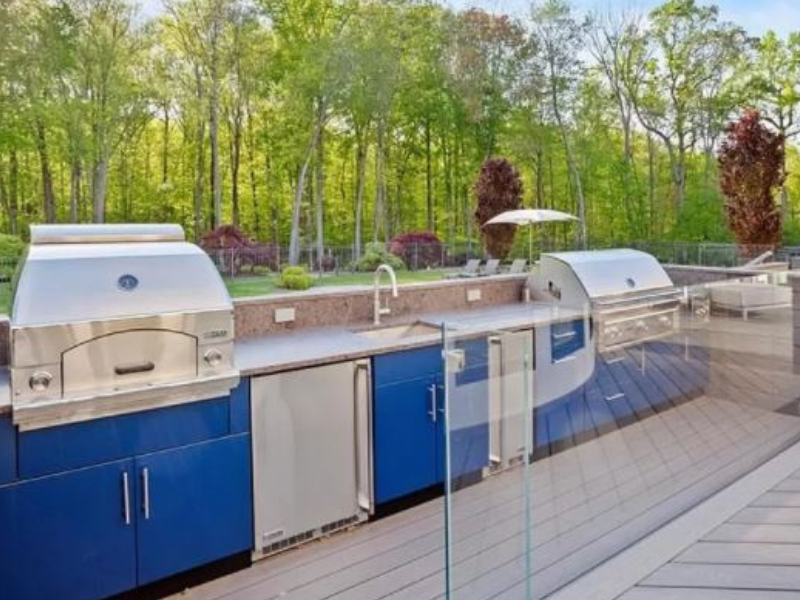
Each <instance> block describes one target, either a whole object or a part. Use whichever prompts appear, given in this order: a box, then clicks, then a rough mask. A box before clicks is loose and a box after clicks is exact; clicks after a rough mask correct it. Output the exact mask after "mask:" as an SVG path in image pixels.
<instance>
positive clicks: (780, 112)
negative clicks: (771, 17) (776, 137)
mask: <svg viewBox="0 0 800 600" xmlns="http://www.w3.org/2000/svg"><path fill="white" fill-rule="evenodd" d="M750 67H751V69H750V77H749V78H748V80H747V87H748V88H749V89H750V90H752V91H754V92H755V94H754V95H755V97H754V100H755V104H756V106H758V107H759V109H760V111H761V115H762V118H763V119H764V120H765V121H766V122H768V123H769V124H770V125H772V126H773V127H774V128H775V129H776V130H777V131H778V133H780V134H781V135H782V136H783V137H784V138H785V139H786V140H787V141H788V140H791V139H792V138H794V137H796V136H797V135H798V133H800V122H798V118H797V110H798V106H800V33H790V34H789V36H788V38H787V39H786V40H782V39H780V38H779V37H778V36H777V35H776V34H775V32H773V31H768V32H767V33H766V34H765V35H764V36H763V37H762V38H761V40H760V41H759V43H758V54H757V56H756V59H755V61H753V62H752V63H751V65H750ZM785 159H786V157H785V155H784V164H783V165H782V168H783V171H784V174H785V173H786V164H785ZM781 210H782V212H783V215H784V218H785V217H787V216H788V211H789V194H788V190H787V187H786V185H785V184H784V185H781Z"/></svg>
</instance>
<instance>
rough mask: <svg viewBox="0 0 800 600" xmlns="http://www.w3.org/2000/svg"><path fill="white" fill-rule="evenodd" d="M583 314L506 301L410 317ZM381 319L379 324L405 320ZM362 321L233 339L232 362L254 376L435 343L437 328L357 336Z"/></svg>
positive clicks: (518, 324) (459, 323) (506, 322)
mask: <svg viewBox="0 0 800 600" xmlns="http://www.w3.org/2000/svg"><path fill="white" fill-rule="evenodd" d="M581 316H583V312H582V311H579V310H573V309H568V308H559V307H557V306H554V305H552V304H549V303H543V302H531V303H529V304H522V303H520V304H507V305H500V306H493V307H488V308H482V309H477V310H469V311H459V312H450V313H433V314H421V315H417V317H416V318H415V319H413V321H414V322H423V323H428V324H431V325H436V326H441V325H442V324H447V325H448V328H449V327H452V328H453V329H454V330H455V331H457V332H458V335H461V334H462V333H463V334H467V335H469V334H479V333H488V332H492V331H499V330H518V329H528V328H531V327H538V326H542V325H548V324H550V323H554V322H558V321H564V320H570V319H574V318H576V317H581ZM408 322H409V320H408V319H404V320H402V321H392V320H385V322H384V325H382V327H391V326H393V325H400V324H403V323H408ZM368 329H369V328H368V327H365V326H361V327H359V326H353V327H352V328H343V327H331V328H321V329H311V330H302V331H298V332H296V333H281V334H273V335H266V336H262V337H256V338H248V339H243V340H239V341H237V342H236V366H237V367H239V369H240V370H241V372H242V375H245V376H247V375H260V374H266V373H274V372H278V371H286V370H290V369H297V368H304V367H310V366H314V365H320V364H326V363H331V362H338V361H345V360H354V359H357V358H365V357H368V356H373V355H376V354H383V353H387V352H396V351H399V350H406V349H409V348H416V347H420V346H427V345H430V344H434V343H437V342H438V341H439V340H440V338H441V336H440V334H438V333H433V334H425V335H419V336H413V337H406V338H402V339H394V340H375V339H369V338H367V337H364V336H361V335H358V331H359V330H362V331H363V330H368Z"/></svg>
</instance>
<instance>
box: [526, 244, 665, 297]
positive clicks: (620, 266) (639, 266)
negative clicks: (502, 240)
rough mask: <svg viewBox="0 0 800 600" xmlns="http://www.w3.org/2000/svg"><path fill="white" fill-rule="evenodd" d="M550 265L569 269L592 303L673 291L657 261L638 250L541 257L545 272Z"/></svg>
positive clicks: (562, 253)
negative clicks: (623, 296) (612, 297)
mask: <svg viewBox="0 0 800 600" xmlns="http://www.w3.org/2000/svg"><path fill="white" fill-rule="evenodd" d="M551 261H558V262H561V263H564V264H566V265H567V266H569V267H570V269H571V270H572V271H573V272H574V273H575V275H576V276H577V277H578V279H579V281H580V283H581V285H582V286H583V289H584V292H585V293H586V295H587V297H588V298H589V299H590V300H599V299H603V298H607V297H609V296H618V295H621V294H631V293H641V292H648V291H655V290H658V289H663V288H673V283H672V280H670V278H669V275H667V273H666V271H664V268H663V267H662V266H661V265H660V264H659V263H658V261H657V260H656V259H655V258H654V257H653V256H651V255H649V254H646V253H645V252H640V251H638V250H630V249H627V248H622V249H614V250H595V251H586V252H553V253H549V254H543V255H542V258H541V265H542V269H543V270H545V271H546V270H547V269H548V263H549V262H551Z"/></svg>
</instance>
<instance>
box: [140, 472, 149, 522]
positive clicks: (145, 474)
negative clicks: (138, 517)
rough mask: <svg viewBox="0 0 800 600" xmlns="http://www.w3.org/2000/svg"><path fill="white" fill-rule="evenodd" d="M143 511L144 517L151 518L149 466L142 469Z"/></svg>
mask: <svg viewBox="0 0 800 600" xmlns="http://www.w3.org/2000/svg"><path fill="white" fill-rule="evenodd" d="M142 512H144V518H145V519H149V518H150V471H149V470H148V468H147V467H145V468H144V469H142Z"/></svg>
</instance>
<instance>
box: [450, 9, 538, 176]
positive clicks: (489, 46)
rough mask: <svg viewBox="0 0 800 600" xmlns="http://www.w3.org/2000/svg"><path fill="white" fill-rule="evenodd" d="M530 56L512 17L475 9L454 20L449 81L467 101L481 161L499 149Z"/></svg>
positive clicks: (521, 30)
mask: <svg viewBox="0 0 800 600" xmlns="http://www.w3.org/2000/svg"><path fill="white" fill-rule="evenodd" d="M530 55H531V41H530V40H529V39H526V35H525V30H524V29H523V28H522V26H521V25H520V24H519V23H517V22H515V21H514V20H512V19H511V18H510V17H509V16H508V15H493V14H489V13H487V12H484V11H482V10H480V9H477V8H472V9H469V10H467V11H466V12H464V13H460V14H458V15H457V16H456V17H455V19H454V23H453V25H452V30H451V41H450V47H449V48H448V54H447V57H446V64H447V65H448V67H449V68H448V75H449V77H450V82H449V83H450V85H451V86H452V87H453V89H455V91H456V93H457V94H458V96H459V98H461V100H462V101H463V103H464V108H465V111H466V116H467V119H468V120H469V122H470V123H471V124H472V125H473V127H474V129H475V134H474V135H475V140H476V145H477V148H478V151H479V153H480V154H479V159H480V160H482V161H484V160H486V159H488V158H489V157H490V156H492V154H494V152H495V149H496V147H497V137H498V134H499V132H500V128H501V126H502V124H503V122H504V121H505V116H506V114H507V113H508V111H509V110H510V104H511V94H512V90H513V88H514V85H515V83H516V82H517V80H518V78H519V75H520V72H521V70H522V69H523V66H524V63H525V61H526V60H528V59H529V58H530Z"/></svg>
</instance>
